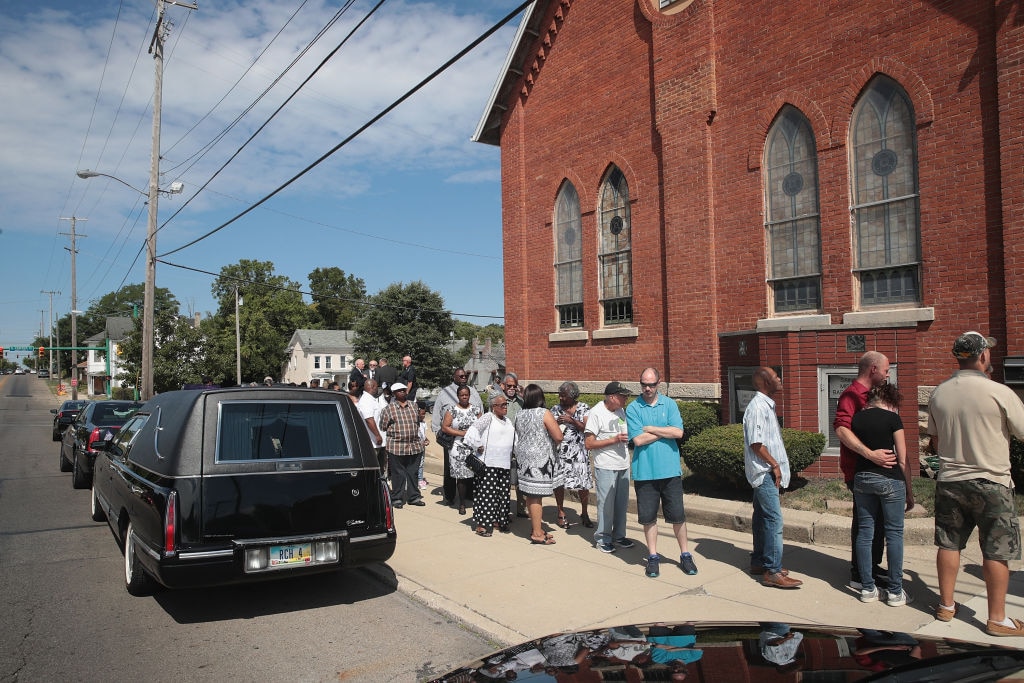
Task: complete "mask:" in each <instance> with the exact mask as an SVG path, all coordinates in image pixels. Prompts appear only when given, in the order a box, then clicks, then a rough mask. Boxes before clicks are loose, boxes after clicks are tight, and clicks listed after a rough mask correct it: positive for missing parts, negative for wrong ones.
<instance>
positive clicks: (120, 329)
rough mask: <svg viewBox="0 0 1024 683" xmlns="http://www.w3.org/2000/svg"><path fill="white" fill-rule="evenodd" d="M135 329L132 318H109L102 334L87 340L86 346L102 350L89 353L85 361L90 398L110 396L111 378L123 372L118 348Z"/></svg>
mask: <svg viewBox="0 0 1024 683" xmlns="http://www.w3.org/2000/svg"><path fill="white" fill-rule="evenodd" d="M134 328H135V324H134V323H133V322H132V319H131V318H125V317H114V318H107V321H106V326H105V328H104V330H103V331H102V332H100V333H99V334H96V335H93V336H91V337H89V338H88V339H86V340H85V346H92V347H97V348H102V349H103V350H102V351H95V350H93V351H89V352H88V353H87V355H86V359H85V363H84V365H85V375H86V380H85V391H86V394H87V395H89V396H110V378H112V377H117V375H118V373H120V372H121V362H120V361H121V359H120V356H119V355H118V353H117V346H118V344H120V343H121V341H122V340H123V339H124V338H125V337H127V336H128V333H129V332H131V331H132V330H133V329H134Z"/></svg>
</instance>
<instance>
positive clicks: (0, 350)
mask: <svg viewBox="0 0 1024 683" xmlns="http://www.w3.org/2000/svg"><path fill="white" fill-rule="evenodd" d="M3 357H4V347H2V346H0V358H3Z"/></svg>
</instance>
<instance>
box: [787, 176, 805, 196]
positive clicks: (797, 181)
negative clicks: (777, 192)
mask: <svg viewBox="0 0 1024 683" xmlns="http://www.w3.org/2000/svg"><path fill="white" fill-rule="evenodd" d="M802 189H804V177H803V176H802V175H800V174H799V173H797V172H796V171H793V172H792V173H790V174H788V175H787V176H786V177H785V178H783V179H782V191H783V192H785V193H786V194H787V195H789V196H790V197H793V196H795V195H797V194H799V192H800V190H802Z"/></svg>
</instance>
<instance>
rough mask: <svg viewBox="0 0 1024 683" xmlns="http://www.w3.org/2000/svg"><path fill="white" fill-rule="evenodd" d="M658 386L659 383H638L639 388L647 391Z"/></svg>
mask: <svg viewBox="0 0 1024 683" xmlns="http://www.w3.org/2000/svg"><path fill="white" fill-rule="evenodd" d="M659 384H661V382H640V386H642V387H647V388H648V389H653V388H654V387H656V386H658V385H659Z"/></svg>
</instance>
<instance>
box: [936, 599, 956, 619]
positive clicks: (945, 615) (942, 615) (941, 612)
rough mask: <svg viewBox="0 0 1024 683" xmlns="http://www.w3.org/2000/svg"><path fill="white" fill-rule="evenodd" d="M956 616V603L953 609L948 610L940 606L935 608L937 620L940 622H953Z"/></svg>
mask: <svg viewBox="0 0 1024 683" xmlns="http://www.w3.org/2000/svg"><path fill="white" fill-rule="evenodd" d="M955 616H956V603H954V604H953V609H946V608H945V607H943V606H942V605H938V606H937V607H936V608H935V618H936V619H938V620H939V621H953V617H955Z"/></svg>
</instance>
